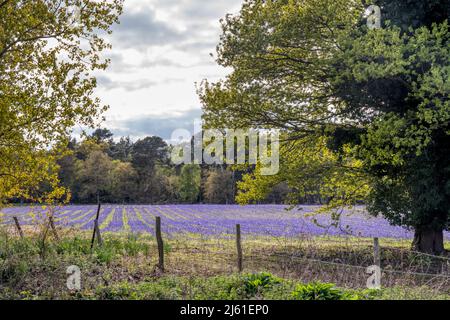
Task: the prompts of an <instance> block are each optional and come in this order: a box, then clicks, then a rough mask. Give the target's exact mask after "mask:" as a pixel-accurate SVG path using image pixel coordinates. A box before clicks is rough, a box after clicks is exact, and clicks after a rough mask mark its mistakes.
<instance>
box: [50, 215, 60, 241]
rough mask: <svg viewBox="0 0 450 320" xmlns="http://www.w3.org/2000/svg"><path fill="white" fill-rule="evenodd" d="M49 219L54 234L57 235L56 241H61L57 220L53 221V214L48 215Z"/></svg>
mask: <svg viewBox="0 0 450 320" xmlns="http://www.w3.org/2000/svg"><path fill="white" fill-rule="evenodd" d="M48 221H49V223H50V227H51V228H52V232H53V235H54V236H55V239H56V241H59V236H58V231H57V230H56V227H55V222H54V221H53V216H50V217H48Z"/></svg>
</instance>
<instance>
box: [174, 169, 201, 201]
mask: <svg viewBox="0 0 450 320" xmlns="http://www.w3.org/2000/svg"><path fill="white" fill-rule="evenodd" d="M179 193H180V197H181V200H182V201H183V202H187V203H195V202H197V200H198V198H199V195H200V167H199V166H198V165H195V164H187V165H184V166H183V168H182V169H181V175H180V190H179Z"/></svg>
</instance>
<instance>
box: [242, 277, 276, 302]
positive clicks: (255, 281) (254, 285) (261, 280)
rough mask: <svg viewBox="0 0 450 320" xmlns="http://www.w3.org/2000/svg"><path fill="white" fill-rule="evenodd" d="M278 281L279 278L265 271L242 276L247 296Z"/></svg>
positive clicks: (259, 291)
mask: <svg viewBox="0 0 450 320" xmlns="http://www.w3.org/2000/svg"><path fill="white" fill-rule="evenodd" d="M277 283H280V279H278V278H276V277H274V276H273V275H272V274H270V273H267V272H262V273H256V274H250V275H247V276H246V277H244V291H245V293H246V294H247V295H248V296H255V295H257V294H258V293H261V292H262V291H264V290H266V289H270V288H272V286H273V285H274V284H277Z"/></svg>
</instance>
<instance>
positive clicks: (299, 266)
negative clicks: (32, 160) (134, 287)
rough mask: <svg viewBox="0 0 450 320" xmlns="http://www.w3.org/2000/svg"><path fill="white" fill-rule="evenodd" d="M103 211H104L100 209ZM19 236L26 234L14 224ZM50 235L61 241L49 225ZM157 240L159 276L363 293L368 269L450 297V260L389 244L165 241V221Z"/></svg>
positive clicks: (154, 256)
mask: <svg viewBox="0 0 450 320" xmlns="http://www.w3.org/2000/svg"><path fill="white" fill-rule="evenodd" d="M98 210H100V208H98ZM14 222H15V224H12V227H14V226H15V228H16V229H17V233H18V234H19V235H20V237H24V231H23V230H22V228H21V227H20V224H19V222H18V221H17V220H14ZM48 226H49V228H50V227H51V228H50V229H49V230H50V231H52V232H53V233H54V234H55V236H56V238H58V234H57V232H58V231H57V230H56V229H55V227H54V225H53V224H52V220H51V218H50V220H49V224H48ZM94 226H95V227H94V229H93V234H92V243H91V248H92V246H93V245H94V241H95V240H97V241H98V243H97V245H100V246H101V245H102V244H103V242H102V240H101V239H102V237H101V236H100V229H99V228H98V223H97V222H96V223H94ZM155 230H157V231H156V239H158V241H153V242H151V243H150V248H151V250H150V253H149V257H148V263H151V264H154V265H156V266H157V268H158V269H159V270H160V272H166V273H174V274H183V275H202V276H208V275H219V274H232V273H236V272H250V273H253V272H263V271H264V272H271V273H273V274H275V275H278V276H281V277H284V278H287V279H293V280H296V281H305V282H310V281H323V282H333V283H335V284H337V285H340V286H344V287H351V288H364V287H366V285H367V281H368V278H369V276H370V274H369V273H368V267H370V266H374V265H376V266H378V267H380V268H381V283H382V286H386V287H390V286H429V287H432V288H436V289H438V290H439V291H444V292H450V273H449V271H450V258H449V257H448V256H435V255H431V254H427V253H422V252H416V251H413V250H410V249H408V248H404V247H398V246H395V245H392V244H391V243H390V241H389V240H386V241H384V240H383V239H382V241H381V244H380V241H379V239H377V238H375V239H373V241H370V240H367V239H361V241H349V240H348V239H346V238H343V239H337V238H313V237H302V238H298V239H292V238H289V239H288V238H282V237H266V238H264V239H261V238H257V237H245V236H243V235H242V234H241V231H240V225H237V226H236V230H235V238H234V239H233V237H228V238H214V237H200V238H198V237H197V238H191V239H189V240H186V239H177V238H173V239H168V238H166V239H164V237H163V234H162V233H161V219H156V222H155Z"/></svg>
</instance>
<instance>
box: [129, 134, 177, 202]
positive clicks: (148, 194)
mask: <svg viewBox="0 0 450 320" xmlns="http://www.w3.org/2000/svg"><path fill="white" fill-rule="evenodd" d="M167 148H168V147H167V143H166V142H165V141H164V140H163V139H161V138H160V137H146V138H144V139H142V140H138V141H136V142H135V143H134V144H133V149H132V151H131V163H132V164H133V167H134V168H135V170H136V171H137V174H138V177H139V178H138V179H139V190H138V193H139V199H140V201H150V202H151V203H152V202H153V201H154V200H155V199H156V198H157V197H156V196H155V195H156V193H157V192H159V190H158V189H157V183H156V178H157V177H156V175H155V166H156V165H157V164H165V163H167V162H168V153H167Z"/></svg>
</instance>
